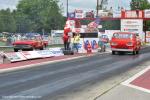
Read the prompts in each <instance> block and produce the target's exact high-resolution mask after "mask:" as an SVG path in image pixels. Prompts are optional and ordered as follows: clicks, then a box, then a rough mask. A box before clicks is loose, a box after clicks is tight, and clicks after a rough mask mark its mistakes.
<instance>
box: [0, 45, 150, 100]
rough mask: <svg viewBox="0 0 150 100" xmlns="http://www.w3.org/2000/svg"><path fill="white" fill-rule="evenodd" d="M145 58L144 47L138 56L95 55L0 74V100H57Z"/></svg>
mask: <svg viewBox="0 0 150 100" xmlns="http://www.w3.org/2000/svg"><path fill="white" fill-rule="evenodd" d="M149 59H150V48H149V47H147V48H145V49H143V50H142V51H141V52H140V54H139V55H132V54H126V55H111V54H102V55H100V54H97V55H95V56H88V57H85V58H79V59H75V60H69V61H65V62H57V63H52V64H47V65H42V66H37V67H34V68H30V69H24V70H19V71H13V72H8V73H1V74H0V100H61V98H62V97H63V94H68V95H69V94H70V93H72V92H75V91H78V90H82V89H85V88H87V87H90V86H92V85H94V84H95V83H101V82H102V81H104V80H108V79H109V78H110V77H114V76H117V75H120V74H121V73H124V72H126V71H128V70H130V69H133V68H134V67H136V66H137V65H139V64H140V63H142V62H145V61H146V60H149ZM110 84H111V83H110ZM87 95H88V94H87ZM79 96H80V95H79Z"/></svg>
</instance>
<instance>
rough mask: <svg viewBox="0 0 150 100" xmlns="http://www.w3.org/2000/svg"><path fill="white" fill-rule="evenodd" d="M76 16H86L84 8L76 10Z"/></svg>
mask: <svg viewBox="0 0 150 100" xmlns="http://www.w3.org/2000/svg"><path fill="white" fill-rule="evenodd" d="M75 18H84V13H83V10H75Z"/></svg>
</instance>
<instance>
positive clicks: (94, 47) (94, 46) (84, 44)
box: [78, 38, 99, 53]
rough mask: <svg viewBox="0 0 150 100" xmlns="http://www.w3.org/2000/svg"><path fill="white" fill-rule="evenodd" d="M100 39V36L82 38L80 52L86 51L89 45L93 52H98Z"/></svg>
mask: <svg viewBox="0 0 150 100" xmlns="http://www.w3.org/2000/svg"><path fill="white" fill-rule="evenodd" d="M98 41H99V39H98V38H80V42H79V45H78V49H79V53H86V52H87V46H88V45H90V46H91V49H92V52H97V49H98Z"/></svg>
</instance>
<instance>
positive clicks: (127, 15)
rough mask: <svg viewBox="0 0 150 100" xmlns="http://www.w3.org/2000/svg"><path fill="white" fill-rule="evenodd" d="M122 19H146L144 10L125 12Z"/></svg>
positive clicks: (122, 13)
mask: <svg viewBox="0 0 150 100" xmlns="http://www.w3.org/2000/svg"><path fill="white" fill-rule="evenodd" d="M121 18H144V11H142V10H125V11H122V12H121Z"/></svg>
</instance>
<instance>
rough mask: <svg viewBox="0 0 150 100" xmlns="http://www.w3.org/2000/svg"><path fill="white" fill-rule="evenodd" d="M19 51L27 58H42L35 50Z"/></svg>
mask: <svg viewBox="0 0 150 100" xmlns="http://www.w3.org/2000/svg"><path fill="white" fill-rule="evenodd" d="M21 53H22V55H24V57H26V58H27V59H35V58H42V56H41V55H40V54H39V53H38V52H37V51H24V52H21Z"/></svg>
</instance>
